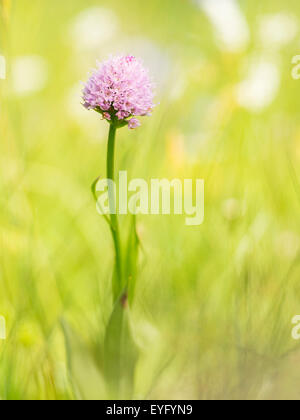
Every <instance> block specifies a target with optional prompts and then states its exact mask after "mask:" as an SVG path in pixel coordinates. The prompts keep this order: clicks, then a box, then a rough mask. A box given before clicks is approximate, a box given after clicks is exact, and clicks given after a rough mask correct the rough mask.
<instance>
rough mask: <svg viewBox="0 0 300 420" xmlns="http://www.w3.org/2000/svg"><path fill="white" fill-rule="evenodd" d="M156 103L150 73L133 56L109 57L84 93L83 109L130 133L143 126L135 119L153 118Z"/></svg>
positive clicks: (99, 66)
mask: <svg viewBox="0 0 300 420" xmlns="http://www.w3.org/2000/svg"><path fill="white" fill-rule="evenodd" d="M153 99H154V93H153V84H152V82H151V79H150V76H149V73H148V71H147V70H146V69H145V67H144V66H143V64H142V62H141V61H140V60H138V59H137V58H135V57H133V56H117V57H110V58H109V59H108V60H107V61H105V62H104V63H99V64H98V69H97V70H95V71H94V72H93V73H92V75H91V77H90V78H89V80H88V81H87V83H86V84H85V86H84V90H83V101H84V103H83V105H84V106H85V107H86V108H87V109H93V110H95V111H98V112H100V113H101V114H102V115H103V117H104V118H105V119H106V120H108V121H117V122H119V124H120V125H128V127H129V128H130V129H134V128H137V127H139V126H140V125H141V123H140V121H139V120H138V119H137V118H134V117H137V116H146V115H150V114H151V111H152V110H153V108H154V103H153Z"/></svg>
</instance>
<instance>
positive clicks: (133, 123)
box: [128, 118, 141, 130]
mask: <svg viewBox="0 0 300 420" xmlns="http://www.w3.org/2000/svg"><path fill="white" fill-rule="evenodd" d="M140 126H141V122H140V121H139V120H138V119H137V118H131V120H129V121H128V128H129V129H130V130H134V129H135V128H138V127H140Z"/></svg>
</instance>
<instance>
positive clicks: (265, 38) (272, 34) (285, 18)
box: [259, 13, 298, 48]
mask: <svg viewBox="0 0 300 420" xmlns="http://www.w3.org/2000/svg"><path fill="white" fill-rule="evenodd" d="M297 33H298V20H297V18H296V17H295V16H293V15H291V14H288V13H277V14H272V15H265V16H263V17H262V18H261V21H260V27H259V36H260V39H261V42H262V44H263V45H264V47H266V48H270V47H275V48H277V47H278V48H280V47H283V46H285V45H287V44H288V43H289V42H291V41H292V40H293V39H294V38H295V37H296V35H297Z"/></svg>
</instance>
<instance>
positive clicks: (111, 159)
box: [107, 123, 122, 298]
mask: <svg viewBox="0 0 300 420" xmlns="http://www.w3.org/2000/svg"><path fill="white" fill-rule="evenodd" d="M116 132H117V127H116V125H115V124H114V123H111V124H110V129H109V136H108V147H107V179H108V180H111V181H113V182H114V181H115V170H114V167H115V140H116ZM108 194H109V208H110V221H111V233H112V237H113V241H114V248H115V258H116V273H117V278H118V285H117V287H116V288H114V292H115V293H117V294H120V292H121V287H122V256H121V241H120V231H119V222H118V216H117V211H116V199H115V191H113V190H112V189H109V193H108ZM116 297H117V296H115V298H116Z"/></svg>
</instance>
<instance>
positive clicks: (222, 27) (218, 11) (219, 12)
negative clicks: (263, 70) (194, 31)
mask: <svg viewBox="0 0 300 420" xmlns="http://www.w3.org/2000/svg"><path fill="white" fill-rule="evenodd" d="M197 3H198V5H199V6H200V7H201V8H202V9H203V10H204V12H205V13H206V15H207V16H208V18H209V19H210V20H211V22H212V24H213V26H214V27H215V31H216V33H217V36H218V38H219V40H220V41H221V43H222V47H223V48H224V49H226V50H228V51H231V52H238V51H241V50H244V49H245V48H246V47H247V45H248V43H249V39H250V31H249V27H248V23H247V21H246V18H245V16H244V15H243V13H242V11H241V9H240V6H239V4H238V2H237V1H236V0H197Z"/></svg>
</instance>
